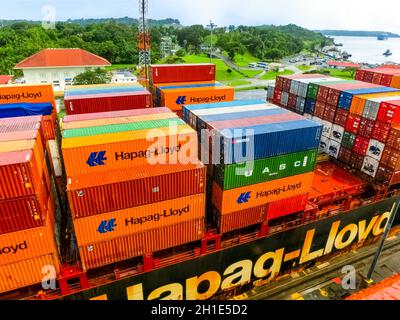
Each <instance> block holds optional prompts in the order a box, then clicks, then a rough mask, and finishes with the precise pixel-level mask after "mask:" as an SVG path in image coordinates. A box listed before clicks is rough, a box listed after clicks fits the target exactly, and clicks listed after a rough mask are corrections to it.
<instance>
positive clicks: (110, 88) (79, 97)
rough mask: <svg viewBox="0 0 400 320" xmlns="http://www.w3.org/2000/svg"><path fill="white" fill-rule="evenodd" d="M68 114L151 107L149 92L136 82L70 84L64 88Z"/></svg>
mask: <svg viewBox="0 0 400 320" xmlns="http://www.w3.org/2000/svg"><path fill="white" fill-rule="evenodd" d="M64 104H65V108H66V111H67V114H68V115H74V114H85V113H95V112H107V111H120V110H130V109H142V108H151V107H152V101H151V94H150V92H149V91H147V90H146V89H145V88H143V87H142V86H141V85H139V84H137V83H133V84H129V85H128V84H112V85H87V86H72V87H67V88H66V89H65V96H64Z"/></svg>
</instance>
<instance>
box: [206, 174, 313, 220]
mask: <svg viewBox="0 0 400 320" xmlns="http://www.w3.org/2000/svg"><path fill="white" fill-rule="evenodd" d="M313 177H314V173H313V172H311V173H305V174H301V175H297V176H292V177H289V178H285V179H280V180H275V181H270V182H266V183H260V184H255V185H251V186H246V187H243V188H237V189H233V190H227V191H222V189H221V188H220V187H219V185H218V184H217V183H216V182H214V183H213V188H212V203H213V205H214V206H215V207H216V208H217V210H218V211H219V212H220V213H221V214H222V215H224V214H229V213H232V212H235V211H241V210H245V209H249V208H253V207H257V206H261V205H264V204H267V203H271V202H275V201H278V200H281V199H285V198H291V197H294V196H297V195H301V194H306V193H308V192H310V189H311V185H312V182H313Z"/></svg>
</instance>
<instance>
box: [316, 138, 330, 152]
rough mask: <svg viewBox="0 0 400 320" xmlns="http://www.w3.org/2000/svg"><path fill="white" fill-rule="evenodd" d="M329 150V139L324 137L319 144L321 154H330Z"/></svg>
mask: <svg viewBox="0 0 400 320" xmlns="http://www.w3.org/2000/svg"><path fill="white" fill-rule="evenodd" d="M328 149H329V139H328V138H327V137H324V136H322V137H321V141H320V143H319V150H318V151H319V153H326V154H328Z"/></svg>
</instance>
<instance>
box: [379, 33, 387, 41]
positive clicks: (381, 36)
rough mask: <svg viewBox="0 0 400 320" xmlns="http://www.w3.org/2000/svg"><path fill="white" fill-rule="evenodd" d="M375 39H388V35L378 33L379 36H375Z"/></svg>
mask: <svg viewBox="0 0 400 320" xmlns="http://www.w3.org/2000/svg"><path fill="white" fill-rule="evenodd" d="M377 39H378V40H387V39H388V36H386V35H384V34H381V35H379V36H378V37H377Z"/></svg>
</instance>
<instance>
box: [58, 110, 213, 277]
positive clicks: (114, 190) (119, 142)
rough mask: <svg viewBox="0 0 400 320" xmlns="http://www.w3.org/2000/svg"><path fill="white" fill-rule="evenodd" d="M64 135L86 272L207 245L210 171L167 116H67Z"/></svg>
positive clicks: (181, 126)
mask: <svg viewBox="0 0 400 320" xmlns="http://www.w3.org/2000/svg"><path fill="white" fill-rule="evenodd" d="M62 135H63V142H62V150H63V155H64V161H65V167H66V172H67V177H68V190H67V193H68V199H69V203H70V209H71V213H72V217H73V220H74V228H75V233H76V238H77V241H78V245H79V250H80V255H81V260H82V264H83V267H84V268H85V269H93V268H97V267H101V266H104V265H107V264H112V263H116V262H118V261H121V260H126V259H130V258H134V257H139V256H144V255H147V254H149V253H150V254H151V253H153V252H157V251H161V250H164V249H168V248H171V247H176V246H180V245H183V244H186V243H190V242H193V241H197V240H199V239H201V238H202V237H203V234H204V230H205V201H206V199H205V179H206V172H205V167H204V166H203V165H202V164H200V163H199V162H198V156H197V137H196V133H195V132H194V131H193V130H192V129H191V128H190V127H188V126H187V125H186V124H185V123H184V122H183V121H182V120H180V119H179V118H178V117H177V116H176V115H175V114H174V113H172V112H171V111H170V110H168V109H167V108H155V109H142V110H129V111H119V112H109V113H97V114H85V115H82V116H78V115H74V116H66V117H65V118H64V121H63V133H62Z"/></svg>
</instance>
